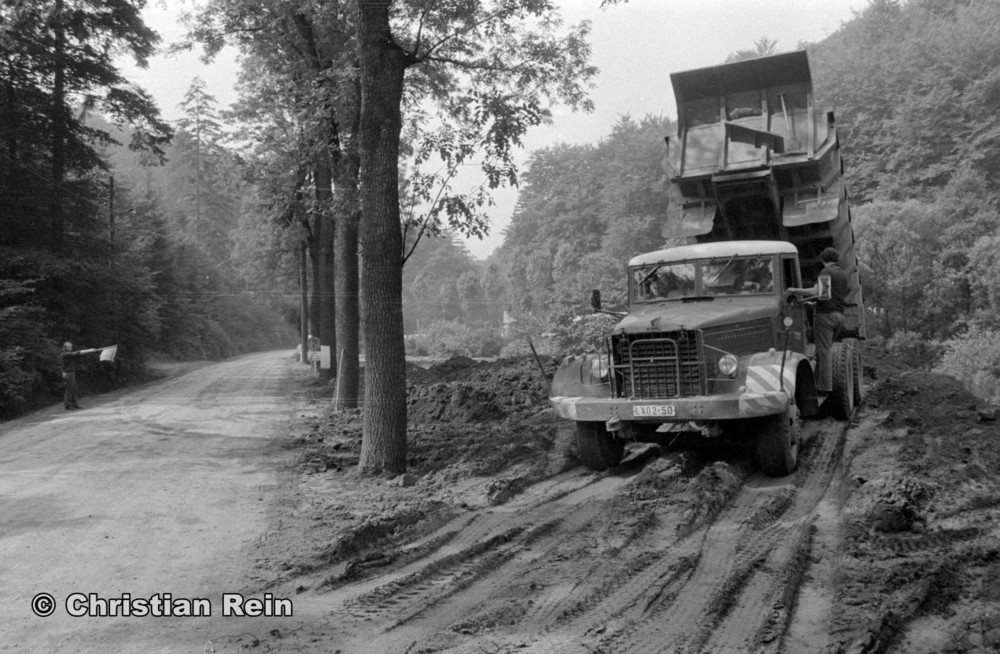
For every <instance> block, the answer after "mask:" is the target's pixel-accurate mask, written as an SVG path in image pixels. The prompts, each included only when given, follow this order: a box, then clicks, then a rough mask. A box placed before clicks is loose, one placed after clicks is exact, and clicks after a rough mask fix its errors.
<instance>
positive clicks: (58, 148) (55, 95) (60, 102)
mask: <svg viewBox="0 0 1000 654" xmlns="http://www.w3.org/2000/svg"><path fill="white" fill-rule="evenodd" d="M52 19H53V21H54V26H53V27H54V28H55V51H54V52H53V60H54V62H55V74H54V76H53V85H52V187H53V188H52V195H51V196H50V206H49V211H50V221H51V222H50V224H49V247H51V248H52V250H53V251H55V252H60V251H62V246H63V233H64V232H65V229H66V228H65V216H64V199H65V191H64V189H63V183H64V181H65V178H66V138H67V131H68V129H69V126H68V125H67V124H66V28H65V26H64V16H63V0H56V4H55V7H54V11H53V14H52Z"/></svg>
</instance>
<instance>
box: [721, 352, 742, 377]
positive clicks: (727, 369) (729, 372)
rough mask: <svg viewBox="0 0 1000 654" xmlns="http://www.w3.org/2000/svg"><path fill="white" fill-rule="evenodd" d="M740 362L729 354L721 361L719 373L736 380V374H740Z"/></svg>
mask: <svg viewBox="0 0 1000 654" xmlns="http://www.w3.org/2000/svg"><path fill="white" fill-rule="evenodd" d="M739 369H740V362H739V359H737V358H736V357H734V356H733V355H732V354H727V355H726V356H724V357H722V358H721V359H719V372H720V373H722V374H723V375H725V376H726V377H729V378H730V379H735V377H736V373H737V372H739Z"/></svg>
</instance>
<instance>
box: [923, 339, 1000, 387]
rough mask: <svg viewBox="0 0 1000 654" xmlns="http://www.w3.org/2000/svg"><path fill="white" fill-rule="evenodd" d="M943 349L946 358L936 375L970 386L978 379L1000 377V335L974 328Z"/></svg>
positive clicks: (950, 341)
mask: <svg viewBox="0 0 1000 654" xmlns="http://www.w3.org/2000/svg"><path fill="white" fill-rule="evenodd" d="M942 348H943V350H944V354H943V355H942V357H941V361H940V363H938V365H937V367H936V368H935V369H934V372H939V373H942V374H945V375H950V376H952V377H954V378H955V379H957V380H959V381H960V382H962V383H963V384H965V385H966V386H970V385H971V384H972V383H973V381H974V380H976V379H977V378H983V377H990V378H993V379H996V378H998V377H1000V332H997V331H995V330H991V329H984V328H982V327H980V326H979V325H972V326H970V327H969V329H968V330H967V331H966V332H965V333H964V334H961V335H960V336H956V337H955V338H952V339H950V340H948V341H946V342H945V343H943V344H942ZM973 392H976V391H975V389H973Z"/></svg>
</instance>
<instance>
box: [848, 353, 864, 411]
mask: <svg viewBox="0 0 1000 654" xmlns="http://www.w3.org/2000/svg"><path fill="white" fill-rule="evenodd" d="M847 342H848V343H850V344H851V351H852V352H853V353H854V408H855V409H856V408H858V407H859V406H861V403H862V402H864V400H865V387H864V379H863V378H864V372H865V366H864V348H863V347H862V345H861V341H860V340H859V339H857V338H852V339H849V340H848V341H847Z"/></svg>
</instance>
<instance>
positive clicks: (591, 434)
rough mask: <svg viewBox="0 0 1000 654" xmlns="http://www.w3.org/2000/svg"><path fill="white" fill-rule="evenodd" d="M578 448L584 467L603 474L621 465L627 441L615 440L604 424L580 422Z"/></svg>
mask: <svg viewBox="0 0 1000 654" xmlns="http://www.w3.org/2000/svg"><path fill="white" fill-rule="evenodd" d="M576 447H577V450H578V451H579V454H580V459H581V460H582V461H583V465H585V466H587V467H588V468H590V469H591V470H595V471H597V472H601V471H602V470H607V469H608V468H613V467H615V466H616V465H618V464H619V463H621V461H622V454H624V452H625V441H622V440H619V439H617V438H615V437H614V434H612V433H611V432H609V431H608V430H607V429H605V428H604V423H603V422H578V423H576Z"/></svg>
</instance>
